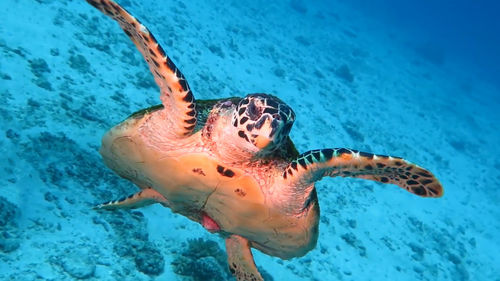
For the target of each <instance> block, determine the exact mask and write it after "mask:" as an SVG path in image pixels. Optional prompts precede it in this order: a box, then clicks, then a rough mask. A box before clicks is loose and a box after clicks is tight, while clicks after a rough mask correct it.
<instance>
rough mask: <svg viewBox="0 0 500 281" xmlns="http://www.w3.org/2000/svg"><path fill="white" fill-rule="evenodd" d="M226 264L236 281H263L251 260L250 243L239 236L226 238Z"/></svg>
mask: <svg viewBox="0 0 500 281" xmlns="http://www.w3.org/2000/svg"><path fill="white" fill-rule="evenodd" d="M226 251H227V262H228V264H229V270H230V271H231V273H232V274H233V275H234V277H236V280H238V281H247V280H252V281H264V278H262V276H261V275H260V273H259V270H258V269H257V267H256V266H255V262H254V260H253V255H252V251H251V250H250V243H249V242H248V240H247V239H245V238H243V237H241V236H239V235H235V234H233V235H231V236H229V237H228V238H226Z"/></svg>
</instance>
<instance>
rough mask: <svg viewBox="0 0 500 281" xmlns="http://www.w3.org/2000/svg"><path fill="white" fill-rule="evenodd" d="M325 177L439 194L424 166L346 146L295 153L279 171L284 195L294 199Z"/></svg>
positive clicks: (433, 178) (417, 193)
mask: <svg viewBox="0 0 500 281" xmlns="http://www.w3.org/2000/svg"><path fill="white" fill-rule="evenodd" d="M325 176H329V177H337V176H341V177H353V178H362V179H368V180H373V181H378V182H381V183H391V184H395V185H397V186H399V187H402V188H404V189H406V190H407V191H409V192H411V193H413V194H416V195H418V196H422V197H441V196H442V195H443V187H442V186H441V184H440V183H439V181H438V180H437V179H436V177H434V175H433V174H432V173H431V172H429V171H428V170H426V169H424V168H421V167H419V166H417V165H415V164H413V163H410V162H408V161H406V160H404V159H402V158H399V157H393V156H385V155H376V154H372V153H366V152H360V151H356V150H352V149H346V148H335V149H320V150H311V151H308V152H306V153H303V154H301V155H299V157H297V159H295V160H293V161H291V162H290V163H289V164H288V166H287V167H286V168H285V170H284V171H283V174H282V180H283V182H282V186H284V188H288V189H289V190H288V192H287V194H291V196H293V197H297V199H295V201H296V202H297V200H298V201H301V200H302V198H301V196H303V195H304V194H307V193H308V192H307V189H308V188H309V189H311V188H312V185H313V183H314V182H316V181H318V180H320V179H322V178H323V177H325ZM291 199H293V198H291ZM292 201H293V200H292ZM297 203H299V202H297ZM301 203H304V201H302V202H301Z"/></svg>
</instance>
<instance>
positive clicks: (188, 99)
mask: <svg viewBox="0 0 500 281" xmlns="http://www.w3.org/2000/svg"><path fill="white" fill-rule="evenodd" d="M182 100H183V101H185V102H192V101H193V93H191V91H188V92H187V94H186V95H185V96H184V98H183V99H182Z"/></svg>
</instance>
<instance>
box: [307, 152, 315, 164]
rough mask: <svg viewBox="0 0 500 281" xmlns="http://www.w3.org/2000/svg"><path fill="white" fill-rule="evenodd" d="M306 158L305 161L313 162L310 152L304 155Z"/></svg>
mask: <svg viewBox="0 0 500 281" xmlns="http://www.w3.org/2000/svg"><path fill="white" fill-rule="evenodd" d="M306 159H307V162H309V163H313V162H314V161H313V157H312V155H311V154H310V153H309V154H308V155H307V156H306Z"/></svg>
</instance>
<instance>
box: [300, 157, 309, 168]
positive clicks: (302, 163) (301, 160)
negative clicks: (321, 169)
mask: <svg viewBox="0 0 500 281" xmlns="http://www.w3.org/2000/svg"><path fill="white" fill-rule="evenodd" d="M298 162H299V165H300V166H302V168H304V169H306V170H307V164H306V160H304V158H300V159H299V160H298Z"/></svg>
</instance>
